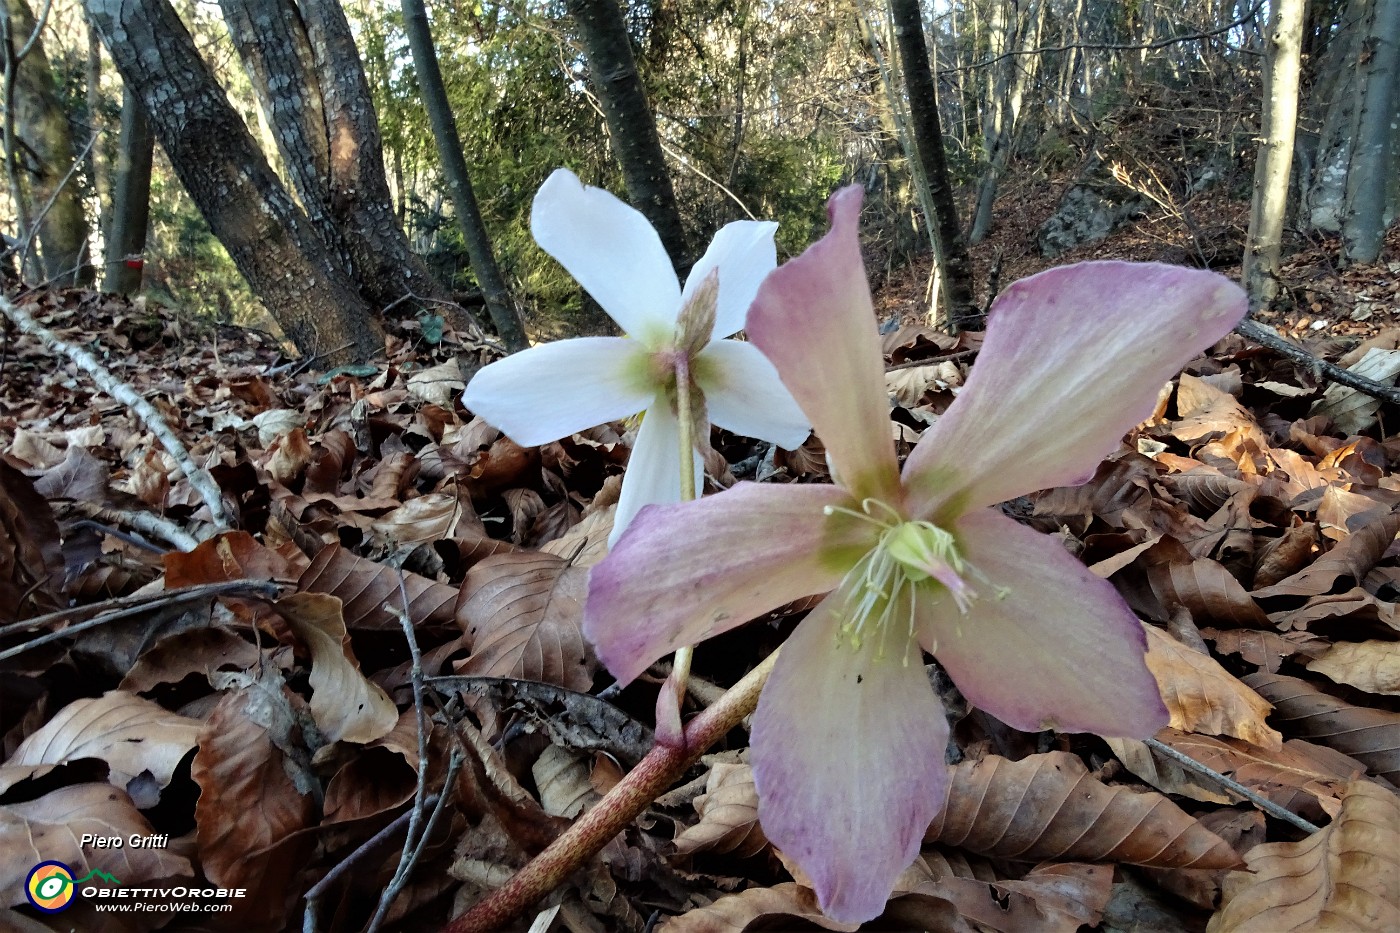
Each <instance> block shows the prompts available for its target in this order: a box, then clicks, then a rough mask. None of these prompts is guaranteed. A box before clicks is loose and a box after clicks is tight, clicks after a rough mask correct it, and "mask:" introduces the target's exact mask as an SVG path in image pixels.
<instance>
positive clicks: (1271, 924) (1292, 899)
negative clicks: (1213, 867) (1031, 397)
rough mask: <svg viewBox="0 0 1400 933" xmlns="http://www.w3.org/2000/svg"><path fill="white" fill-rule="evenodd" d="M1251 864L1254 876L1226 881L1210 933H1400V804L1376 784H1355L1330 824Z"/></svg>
mask: <svg viewBox="0 0 1400 933" xmlns="http://www.w3.org/2000/svg"><path fill="white" fill-rule="evenodd" d="M1245 862H1246V863H1248V865H1249V868H1250V871H1251V872H1252V874H1250V873H1246V872H1236V873H1234V874H1232V875H1231V876H1230V878H1229V879H1228V880H1227V881H1226V885H1225V900H1224V903H1223V905H1222V906H1221V909H1220V912H1219V913H1217V914H1216V915H1215V916H1214V917H1212V918H1211V921H1210V926H1209V927H1207V931H1208V933H1290V931H1294V930H1298V931H1303V930H1319V931H1321V930H1326V931H1333V930H1358V931H1373V933H1393V931H1394V930H1397V929H1400V799H1397V798H1396V796H1395V794H1393V793H1391V792H1390V791H1388V790H1385V789H1383V788H1381V787H1378V786H1376V785H1375V784H1370V783H1367V782H1364V781H1358V782H1356V783H1353V784H1351V785H1349V786H1348V787H1347V789H1346V792H1345V793H1344V794H1343V795H1342V809H1341V813H1339V814H1338V815H1337V818H1336V819H1335V820H1333V822H1332V823H1331V825H1329V826H1325V827H1323V828H1322V829H1320V830H1318V831H1317V832H1315V833H1313V834H1312V835H1311V836H1309V837H1308V838H1306V839H1302V840H1299V841H1298V842H1276V843H1268V844H1265V845H1261V846H1255V847H1254V848H1253V849H1251V850H1250V851H1249V853H1248V854H1247V855H1245Z"/></svg>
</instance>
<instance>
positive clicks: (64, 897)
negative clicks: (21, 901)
mask: <svg viewBox="0 0 1400 933" xmlns="http://www.w3.org/2000/svg"><path fill="white" fill-rule="evenodd" d="M24 895H25V897H27V898H29V903H31V904H33V905H34V906H35V907H36V908H38V909H39V910H42V911H43V912H44V913H46V914H56V913H58V912H59V911H60V910H67V909H68V906H69V905H70V904H72V903H73V871H72V869H70V868H69V867H68V866H67V865H65V864H63V863H62V862H40V863H39V864H38V865H35V866H34V867H33V868H31V869H30V870H29V876H28V877H27V878H25V879H24Z"/></svg>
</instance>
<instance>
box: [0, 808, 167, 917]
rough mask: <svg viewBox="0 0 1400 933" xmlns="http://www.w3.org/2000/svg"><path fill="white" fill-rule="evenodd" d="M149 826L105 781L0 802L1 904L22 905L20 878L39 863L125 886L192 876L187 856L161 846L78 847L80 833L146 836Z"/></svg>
mask: <svg viewBox="0 0 1400 933" xmlns="http://www.w3.org/2000/svg"><path fill="white" fill-rule="evenodd" d="M154 833H155V830H154V829H152V828H151V824H150V823H148V822H146V818H145V817H144V816H142V815H141V813H140V811H139V810H137V809H136V806H135V805H134V804H133V803H132V802H131V798H130V797H128V796H127V795H126V794H125V793H123V792H122V791H120V790H118V789H117V788H115V787H113V786H112V785H110V784H74V785H72V786H70V787H63V788H60V789H58V790H56V791H53V792H51V793H48V794H45V795H44V796H43V797H40V798H39V799H38V800H30V801H26V802H24V803H15V804H8V805H6V806H0V891H4V892H5V906H14V905H17V904H23V903H25V896H24V879H25V876H26V875H28V874H29V870H30V869H31V868H33V867H34V866H35V865H36V864H38V863H39V862H45V861H51V860H52V861H57V862H63V863H64V864H65V865H67V866H68V867H69V868H70V869H72V871H73V873H74V874H73V877H75V878H81V877H82V876H83V875H85V874H87V872H89V871H91V870H92V869H98V870H101V871H105V872H108V873H110V874H112V875H114V876H116V877H117V878H118V879H120V880H121V882H122V884H123V885H125V886H134V885H139V884H140V883H141V882H143V881H153V880H156V879H159V878H174V877H179V876H184V877H189V876H191V875H193V874H194V871H193V869H192V868H191V867H190V863H189V860H188V859H186V858H184V857H183V856H180V855H177V854H175V853H174V852H172V851H168V850H166V849H158V848H149V847H141V848H138V847H136V846H130V845H123V846H122V847H121V848H119V849H118V848H104V849H98V848H94V847H93V846H91V845H81V844H80V843H81V841H82V837H83V835H84V834H91V835H94V836H103V837H111V836H117V837H119V838H120V839H121V840H122V841H123V843H125V842H126V841H127V840H128V839H129V838H130V837H131V836H133V835H135V836H150V835H153V834H154Z"/></svg>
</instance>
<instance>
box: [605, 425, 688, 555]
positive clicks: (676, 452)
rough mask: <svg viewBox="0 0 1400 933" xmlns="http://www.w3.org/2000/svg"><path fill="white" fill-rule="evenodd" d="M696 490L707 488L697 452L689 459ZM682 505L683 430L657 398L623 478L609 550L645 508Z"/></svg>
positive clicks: (638, 432) (628, 459) (610, 535)
mask: <svg viewBox="0 0 1400 933" xmlns="http://www.w3.org/2000/svg"><path fill="white" fill-rule="evenodd" d="M690 465H691V471H692V472H693V473H694V475H695V488H696V490H697V491H698V490H701V489H703V488H705V468H704V465H703V464H702V463H701V462H700V458H699V457H697V456H695V454H694V452H692V453H691V455H690ZM680 501H681V429H680V424H679V422H677V420H676V415H675V413H674V412H673V411H671V406H670V404H669V403H668V402H667V401H666V399H665V398H660V397H659V398H657V399H656V400H655V401H654V402H653V403H652V405H651V407H650V408H648V409H647V410H646V414H645V415H643V416H642V426H641V427H640V428H638V429H637V440H636V442H635V443H633V445H632V454H631V456H629V457H628V458H627V470H626V472H624V473H623V474H622V492H621V494H620V495H619V496H618V498H617V511H616V512H614V513H613V527H612V531H611V532H609V534H608V544H609V546H611V545H613V544H616V543H617V540H618V538H620V537H622V533H623V532H624V531H626V530H627V526H628V525H630V524H631V523H632V519H633V518H634V517H636V515H637V513H638V512H640V511H641V510H642V508H643V507H644V506H648V505H672V504H674V503H677V502H680Z"/></svg>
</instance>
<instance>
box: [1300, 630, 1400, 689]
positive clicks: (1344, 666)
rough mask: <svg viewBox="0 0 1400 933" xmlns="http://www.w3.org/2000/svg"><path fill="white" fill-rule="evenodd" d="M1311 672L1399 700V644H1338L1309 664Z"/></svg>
mask: <svg viewBox="0 0 1400 933" xmlns="http://www.w3.org/2000/svg"><path fill="white" fill-rule="evenodd" d="M1308 670H1310V671H1317V672H1318V673H1319V674H1322V675H1323V676H1325V677H1328V678H1330V679H1332V680H1333V681H1335V682H1336V683H1339V684H1349V685H1350V686H1353V687H1355V688H1356V689H1358V690H1365V691H1366V692H1367V693H1386V694H1390V695H1391V696H1400V643H1396V642H1393V641H1363V642H1339V643H1337V644H1335V645H1333V646H1332V647H1331V648H1330V649H1328V651H1327V653H1326V654H1324V655H1323V656H1322V657H1320V658H1317V659H1316V660H1314V661H1309V662H1308Z"/></svg>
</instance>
